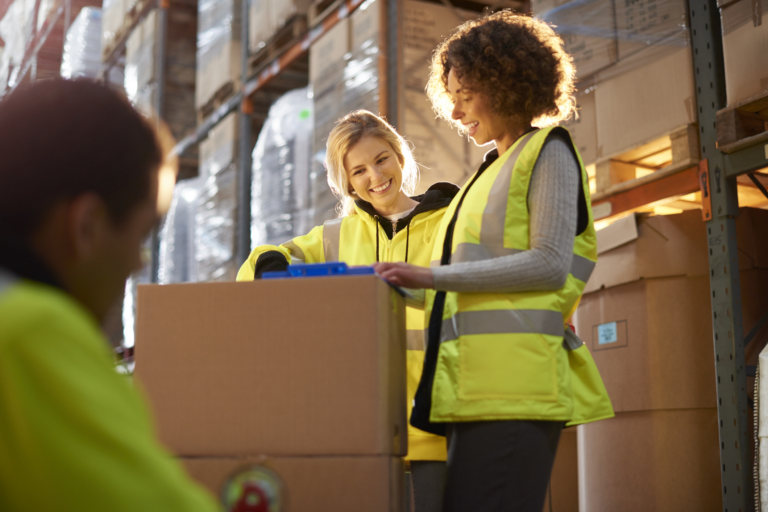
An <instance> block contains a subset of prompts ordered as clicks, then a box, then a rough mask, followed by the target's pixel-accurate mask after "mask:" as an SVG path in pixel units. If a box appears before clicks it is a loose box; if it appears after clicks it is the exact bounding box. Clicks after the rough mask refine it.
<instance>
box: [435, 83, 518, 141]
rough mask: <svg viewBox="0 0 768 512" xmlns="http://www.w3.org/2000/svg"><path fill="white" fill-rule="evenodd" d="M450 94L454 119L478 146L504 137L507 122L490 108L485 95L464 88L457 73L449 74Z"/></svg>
mask: <svg viewBox="0 0 768 512" xmlns="http://www.w3.org/2000/svg"><path fill="white" fill-rule="evenodd" d="M448 93H449V94H450V95H451V98H452V99H453V113H452V117H453V119H455V120H456V121H459V122H460V123H461V124H462V125H463V126H464V129H465V130H466V131H467V134H468V135H469V136H470V137H471V138H472V140H473V141H475V144H477V145H478V146H485V145H486V144H488V143H490V142H493V141H494V140H496V139H497V138H499V137H501V136H503V133H504V132H505V129H506V128H507V124H508V123H507V122H506V121H505V120H504V119H503V118H502V117H501V116H499V115H498V114H496V112H494V111H493V109H492V108H490V105H489V102H488V99H487V98H486V97H485V95H484V94H480V93H477V92H475V91H472V90H471V89H468V88H467V87H463V86H462V84H461V82H459V79H458V78H457V77H456V73H455V72H454V70H453V69H451V71H450V73H448Z"/></svg>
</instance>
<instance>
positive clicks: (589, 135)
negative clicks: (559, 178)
mask: <svg viewBox="0 0 768 512" xmlns="http://www.w3.org/2000/svg"><path fill="white" fill-rule="evenodd" d="M576 108H577V109H578V113H579V117H578V119H571V120H569V121H566V122H565V123H563V124H562V126H563V127H565V128H567V129H568V131H569V132H570V133H571V136H572V137H573V141H574V143H575V144H576V149H578V151H579V154H580V155H581V159H582V160H583V161H584V165H590V164H593V163H595V161H596V160H597V116H596V113H595V94H594V92H593V91H590V92H587V93H585V94H580V95H578V96H576Z"/></svg>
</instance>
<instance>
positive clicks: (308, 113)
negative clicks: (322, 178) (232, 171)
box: [251, 88, 327, 247]
mask: <svg viewBox="0 0 768 512" xmlns="http://www.w3.org/2000/svg"><path fill="white" fill-rule="evenodd" d="M312 106H313V105H312V99H311V98H310V97H309V90H308V89H307V88H303V89H297V90H294V91H290V92H288V93H286V94H285V95H283V96H282V97H281V98H280V99H279V100H277V101H276V102H275V103H274V104H273V105H272V107H271V108H270V109H269V115H268V117H267V120H266V121H265V122H264V126H263V127H262V129H261V133H260V134H259V139H258V141H257V142H256V147H255V148H254V150H253V182H252V187H251V194H252V201H251V219H252V222H251V244H252V246H253V247H256V246H258V245H264V244H271V245H279V244H281V243H283V242H286V241H288V240H290V239H292V238H294V237H296V236H299V235H303V234H305V233H307V232H308V231H309V230H310V229H311V227H312V224H311V220H310V213H309V205H310V198H309V188H308V177H309V168H310V153H311V147H312V129H313V116H312ZM326 186H327V185H326Z"/></svg>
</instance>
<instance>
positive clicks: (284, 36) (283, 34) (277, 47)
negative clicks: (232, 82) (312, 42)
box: [248, 14, 307, 76]
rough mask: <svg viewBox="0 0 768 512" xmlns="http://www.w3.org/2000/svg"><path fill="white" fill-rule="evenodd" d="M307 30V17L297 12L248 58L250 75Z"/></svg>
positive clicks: (291, 44) (293, 42)
mask: <svg viewBox="0 0 768 512" xmlns="http://www.w3.org/2000/svg"><path fill="white" fill-rule="evenodd" d="M306 32H307V17H306V16H304V15H303V14H295V15H294V16H292V17H291V18H290V19H289V20H288V21H287V22H286V23H285V25H283V27H282V28H281V29H280V30H278V31H277V32H275V34H274V35H273V36H272V37H271V38H270V39H269V41H268V42H267V44H266V45H264V47H263V48H261V49H259V50H258V51H257V52H256V53H254V54H253V55H252V56H251V57H250V59H248V76H253V75H254V74H255V73H256V72H258V71H259V70H260V69H261V68H262V67H263V66H264V65H265V64H266V63H268V62H270V61H272V60H273V59H274V58H275V57H277V56H278V55H280V54H281V53H282V52H283V51H285V50H286V49H287V48H289V47H291V46H293V44H295V43H296V41H297V40H298V39H299V38H301V37H303V36H304V34H305V33H306Z"/></svg>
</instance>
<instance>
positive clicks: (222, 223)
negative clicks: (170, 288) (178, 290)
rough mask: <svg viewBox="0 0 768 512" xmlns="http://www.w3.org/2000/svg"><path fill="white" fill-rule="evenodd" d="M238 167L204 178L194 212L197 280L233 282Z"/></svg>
mask: <svg viewBox="0 0 768 512" xmlns="http://www.w3.org/2000/svg"><path fill="white" fill-rule="evenodd" d="M236 194H237V168H236V167H235V166H234V165H231V166H229V167H227V168H225V169H224V170H222V171H220V172H218V173H217V174H215V175H212V176H208V177H206V178H203V186H202V189H201V191H200V196H199V198H198V201H197V206H196V211H195V261H194V268H193V269H192V275H193V276H194V279H193V280H194V281H234V279H235V276H236V275H237V270H238V262H237V261H235V226H236V224H235V215H236V213H237V195H236Z"/></svg>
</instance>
